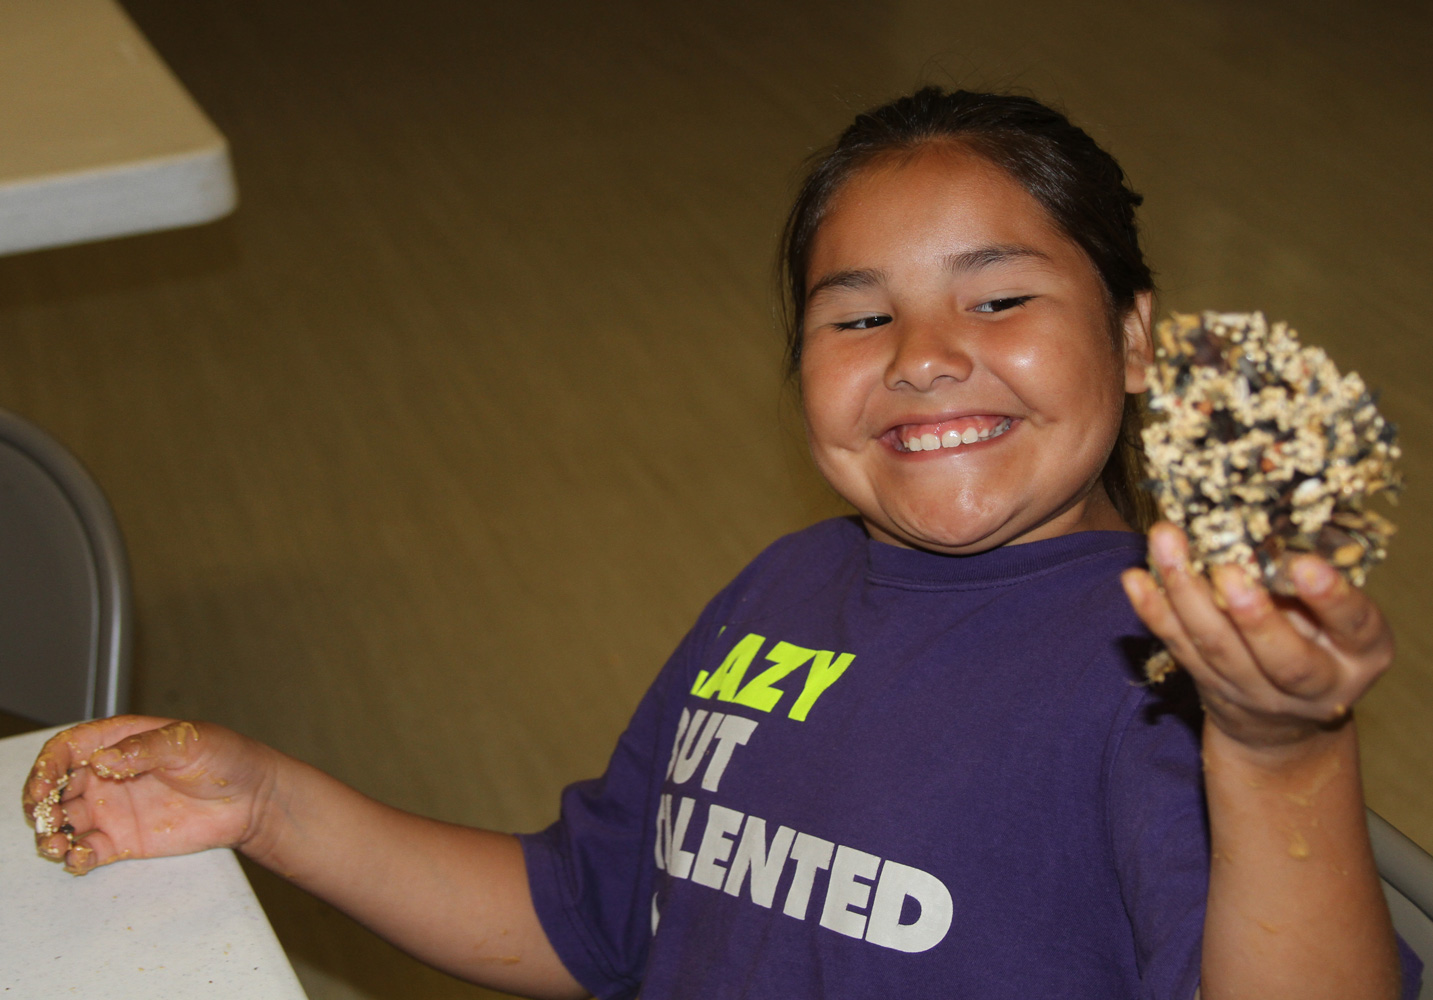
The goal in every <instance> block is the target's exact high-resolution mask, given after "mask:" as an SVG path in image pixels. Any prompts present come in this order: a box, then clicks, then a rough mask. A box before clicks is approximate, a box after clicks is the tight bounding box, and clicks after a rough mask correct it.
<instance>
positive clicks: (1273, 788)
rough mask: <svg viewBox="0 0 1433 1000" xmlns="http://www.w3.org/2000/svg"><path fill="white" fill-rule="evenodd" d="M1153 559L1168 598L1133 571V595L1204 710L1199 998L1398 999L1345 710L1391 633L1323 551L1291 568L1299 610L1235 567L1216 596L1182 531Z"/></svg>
mask: <svg viewBox="0 0 1433 1000" xmlns="http://www.w3.org/2000/svg"><path fill="white" fill-rule="evenodd" d="M1150 551H1151V553H1152V554H1153V556H1154V561H1155V565H1156V566H1157V567H1158V569H1159V573H1160V577H1161V579H1162V581H1163V584H1164V587H1163V589H1162V590H1161V589H1160V588H1159V587H1158V586H1156V584H1155V581H1154V580H1153V578H1152V577H1151V576H1150V575H1149V574H1148V573H1146V572H1144V571H1143V570H1130V571H1127V573H1126V574H1125V587H1126V590H1127V592H1128V593H1129V596H1130V600H1131V602H1132V603H1133V605H1134V607H1135V610H1136V611H1137V612H1138V613H1139V614H1140V617H1141V618H1143V619H1144V621H1145V623H1146V624H1147V625H1149V627H1150V629H1151V630H1153V631H1154V633H1155V634H1156V635H1158V636H1159V637H1160V638H1161V639H1163V640H1164V642H1165V644H1166V645H1167V646H1168V648H1169V650H1170V652H1171V653H1172V654H1173V655H1174V656H1175V658H1176V659H1177V660H1179V662H1180V663H1181V665H1183V666H1184V667H1185V669H1187V670H1188V671H1189V672H1190V674H1191V675H1192V676H1193V678H1194V681H1195V683H1196V684H1197V685H1198V688H1199V693H1200V698H1201V700H1202V702H1203V704H1204V709H1205V722H1204V765H1205V786H1206V794H1207V796H1208V801H1209V820H1210V827H1211V835H1212V845H1213V854H1212V859H1211V863H1210V883H1209V900H1208V909H1207V913H1206V916H1205V924H1204V952H1203V960H1202V987H1201V995H1202V998H1203V1000H1223V998H1226V997H1260V998H1267V1000H1277V998H1283V997H1288V998H1298V1000H1316V998H1329V1000H1333V998H1338V1000H1364V998H1368V1000H1374V998H1377V1000H1391V998H1395V997H1397V996H1398V994H1399V982H1400V971H1399V961H1398V953H1397V947H1396V945H1395V939H1394V935H1393V927H1392V922H1391V920H1390V918H1389V914H1388V907H1387V905H1386V904H1385V902H1384V899H1383V894H1382V891H1381V889H1380V887H1379V882H1378V873H1377V870H1376V869H1375V867H1374V863H1373V853H1372V850H1371V848H1370V846H1369V841H1368V829H1367V826H1366V820H1365V817H1364V803H1363V791H1362V787H1361V784H1360V780H1359V769H1358V738H1357V735H1356V732H1355V728H1354V723H1353V719H1352V716H1351V715H1350V714H1349V709H1350V708H1351V706H1352V705H1353V703H1354V702H1355V701H1356V700H1357V699H1358V698H1359V697H1360V696H1361V695H1362V694H1363V693H1364V692H1365V691H1366V690H1367V689H1368V687H1369V686H1370V685H1371V684H1372V683H1373V681H1374V680H1376V679H1377V677H1378V676H1379V675H1380V674H1382V673H1383V671H1384V670H1385V669H1387V667H1388V665H1389V663H1390V662H1391V660H1392V654H1393V641H1392V636H1391V634H1390V632H1389V630H1388V626H1387V624H1386V623H1385V622H1384V620H1383V617H1382V615H1381V614H1380V613H1379V611H1378V609H1377V607H1376V606H1374V604H1373V603H1372V602H1371V601H1370V600H1369V599H1368V598H1367V597H1366V596H1365V595H1364V594H1363V593H1362V592H1361V591H1359V590H1357V589H1356V588H1354V587H1352V586H1350V585H1349V584H1347V583H1346V582H1345V581H1344V580H1343V579H1342V578H1341V577H1340V576H1339V575H1338V574H1337V573H1336V572H1334V571H1333V570H1332V569H1331V568H1330V567H1329V566H1328V565H1327V564H1325V563H1323V562H1322V561H1320V560H1318V559H1316V558H1314V557H1312V556H1304V557H1300V558H1299V559H1298V560H1296V561H1295V563H1294V564H1293V566H1292V567H1291V570H1292V575H1293V578H1294V581H1295V584H1296V586H1297V587H1298V600H1297V601H1292V602H1284V601H1282V600H1280V599H1275V598H1271V597H1270V595H1269V594H1268V593H1267V592H1266V591H1265V590H1264V589H1263V588H1262V587H1259V586H1257V585H1256V584H1253V583H1251V582H1250V581H1249V580H1248V578H1247V577H1246V576H1245V575H1244V573H1243V571H1242V570H1239V569H1237V568H1233V567H1227V566H1226V567H1216V568H1215V572H1214V573H1213V574H1211V575H1212V577H1213V586H1212V587H1211V585H1210V583H1209V581H1207V580H1205V579H1204V578H1202V577H1199V576H1196V575H1195V574H1193V573H1191V572H1190V571H1189V569H1188V563H1187V555H1188V550H1187V543H1186V541H1185V538H1184V536H1183V534H1182V533H1181V532H1180V531H1179V529H1177V528H1175V527H1174V526H1172V525H1168V524H1162V525H1158V526H1156V527H1155V528H1154V530H1153V531H1151V533H1150Z"/></svg>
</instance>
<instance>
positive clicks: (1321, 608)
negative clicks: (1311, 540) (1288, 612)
mask: <svg viewBox="0 0 1433 1000" xmlns="http://www.w3.org/2000/svg"><path fill="white" fill-rule="evenodd" d="M1289 575H1290V577H1291V578H1292V579H1293V581H1294V585H1295V587H1296V588H1297V591H1298V597H1299V600H1301V601H1302V602H1303V603H1304V605H1305V606H1306V607H1307V608H1308V609H1309V611H1310V612H1311V613H1312V614H1313V616H1314V618H1315V619H1316V620H1317V622H1318V624H1319V627H1320V628H1321V629H1322V630H1323V633H1324V635H1325V636H1326V637H1327V638H1328V641H1329V642H1331V643H1332V644H1333V645H1334V647H1335V648H1337V649H1339V650H1341V651H1343V652H1345V653H1347V654H1349V655H1350V656H1353V657H1356V658H1358V659H1361V660H1365V661H1367V662H1369V663H1370V664H1371V665H1373V666H1375V667H1376V668H1377V669H1378V671H1379V672H1382V670H1383V669H1384V668H1386V667H1387V666H1388V665H1389V663H1391V662H1392V661H1393V633H1392V631H1391V630H1390V629H1389V628H1388V623H1387V622H1386V621H1385V620H1384V618H1383V614H1382V613H1381V612H1380V611H1379V610H1378V605H1376V604H1374V603H1373V601H1372V600H1370V599H1369V597H1368V595H1366V594H1365V593H1364V592H1363V591H1361V590H1359V589H1358V588H1357V587H1355V586H1353V584H1351V583H1349V582H1348V581H1347V580H1345V579H1344V578H1343V576H1342V575H1341V574H1340V573H1338V572H1337V571H1336V570H1334V568H1333V567H1332V566H1330V565H1329V564H1328V563H1326V562H1324V561H1323V560H1322V559H1319V558H1318V557H1317V556H1301V557H1299V558H1298V559H1295V560H1294V561H1293V563H1292V564H1291V565H1290V567H1289Z"/></svg>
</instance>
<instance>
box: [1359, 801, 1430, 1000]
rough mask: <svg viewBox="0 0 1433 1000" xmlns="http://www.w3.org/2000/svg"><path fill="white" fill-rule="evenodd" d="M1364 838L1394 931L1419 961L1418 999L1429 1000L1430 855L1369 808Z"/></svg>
mask: <svg viewBox="0 0 1433 1000" xmlns="http://www.w3.org/2000/svg"><path fill="white" fill-rule="evenodd" d="M1368 836H1369V839H1370V840H1371V841H1372V842H1373V858H1374V861H1375V862H1377V864H1378V874H1379V876H1380V877H1381V878H1382V879H1383V895H1384V898H1386V899H1387V900H1388V909H1389V910H1390V911H1391V912H1392V913H1393V926H1394V929H1395V930H1397V931H1398V933H1399V935H1400V936H1401V937H1402V938H1403V940H1404V941H1406V942H1408V946H1409V947H1410V948H1412V949H1413V950H1414V951H1416V952H1417V953H1418V957H1419V958H1421V959H1423V967H1424V969H1423V991H1422V992H1421V993H1419V994H1418V996H1419V1000H1433V856H1429V854H1428V853H1427V852H1426V851H1424V850H1423V848H1421V847H1419V846H1418V845H1417V844H1415V843H1414V842H1413V841H1411V840H1409V839H1408V838H1407V837H1405V836H1404V835H1403V834H1401V833H1399V832H1398V830H1397V828H1395V827H1394V826H1393V825H1392V824H1391V823H1389V822H1388V821H1387V820H1386V819H1384V818H1383V817H1382V816H1380V815H1378V813H1376V812H1374V811H1373V810H1372V809H1370V810H1368Z"/></svg>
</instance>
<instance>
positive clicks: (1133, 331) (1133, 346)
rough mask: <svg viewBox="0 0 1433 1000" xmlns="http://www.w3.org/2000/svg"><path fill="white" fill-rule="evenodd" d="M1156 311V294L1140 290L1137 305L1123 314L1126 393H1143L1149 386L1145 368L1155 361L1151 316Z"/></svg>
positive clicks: (1136, 298) (1135, 301)
mask: <svg viewBox="0 0 1433 1000" xmlns="http://www.w3.org/2000/svg"><path fill="white" fill-rule="evenodd" d="M1153 314H1154V293H1153V292H1139V293H1138V294H1136V295H1135V297H1134V305H1133V306H1131V307H1130V310H1129V312H1127V313H1125V317H1124V342H1125V351H1124V355H1125V392H1127V393H1141V392H1144V391H1145V390H1146V389H1148V388H1149V379H1148V377H1147V376H1146V374H1145V373H1146V371H1147V370H1148V369H1149V366H1150V365H1151V364H1153V363H1154V339H1153V337H1152V336H1151V333H1150V329H1151V318H1152V316H1153Z"/></svg>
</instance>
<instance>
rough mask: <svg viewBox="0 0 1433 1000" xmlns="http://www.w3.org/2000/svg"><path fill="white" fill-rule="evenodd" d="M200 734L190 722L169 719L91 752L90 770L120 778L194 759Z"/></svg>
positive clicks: (178, 765)
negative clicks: (170, 721) (170, 720)
mask: <svg viewBox="0 0 1433 1000" xmlns="http://www.w3.org/2000/svg"><path fill="white" fill-rule="evenodd" d="M202 740H203V737H202V736H201V735H200V733H199V729H198V728H197V727H196V726H195V725H194V723H192V722H172V723H170V724H169V725H167V726H162V727H161V728H159V729H150V730H147V731H146V732H142V733H135V734H134V735H133V736H127V737H125V738H124V739H122V740H120V741H119V742H118V743H116V744H114V745H113V746H108V747H104V748H103V749H100V750H96V751H95V752H94V753H92V754H90V769H91V770H92V771H94V773H95V774H97V775H99V776H100V777H101V778H110V779H117V780H122V779H125V778H133V777H136V776H138V775H141V774H147V773H149V772H151V771H159V770H165V771H168V770H178V769H180V768H183V767H187V766H189V765H191V764H193V763H194V762H195V758H196V757H197V755H198V753H199V747H198V746H197V744H199V743H200V742H202Z"/></svg>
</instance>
